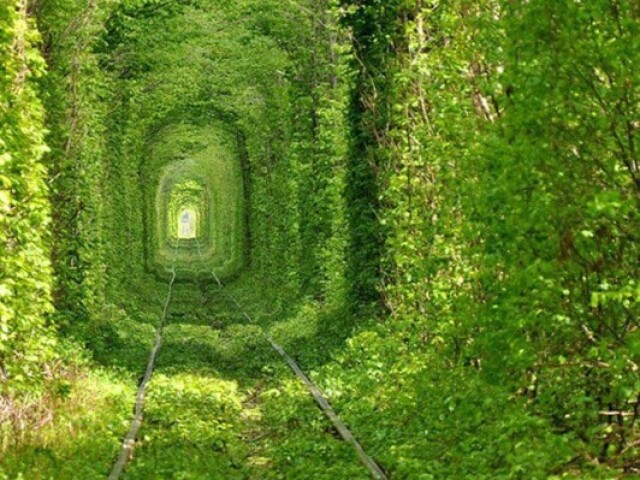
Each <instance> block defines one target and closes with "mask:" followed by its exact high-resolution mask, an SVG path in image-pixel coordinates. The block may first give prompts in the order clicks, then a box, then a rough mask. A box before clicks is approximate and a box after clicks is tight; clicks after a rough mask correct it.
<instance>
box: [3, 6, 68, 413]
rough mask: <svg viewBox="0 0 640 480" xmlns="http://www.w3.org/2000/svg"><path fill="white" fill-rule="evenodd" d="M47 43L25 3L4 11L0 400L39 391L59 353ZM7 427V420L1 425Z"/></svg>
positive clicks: (8, 7) (7, 7) (6, 7)
mask: <svg viewBox="0 0 640 480" xmlns="http://www.w3.org/2000/svg"><path fill="white" fill-rule="evenodd" d="M39 41H40V36H39V34H38V31H37V30H36V28H35V26H34V24H33V20H32V19H31V18H30V17H29V16H28V14H27V2H26V1H12V2H3V3H2V4H1V5H0V400H4V399H5V398H7V397H5V396H9V397H8V398H11V397H12V396H14V395H16V394H24V393H28V392H33V391H34V389H35V390H36V391H37V390H38V389H39V388H40V387H41V386H42V381H43V376H44V374H45V371H44V369H45V364H46V363H47V362H49V361H51V360H52V359H53V357H54V354H55V337H54V333H53V332H52V331H51V329H50V326H49V322H48V320H47V317H48V315H49V314H50V313H51V311H52V300H51V289H52V273H51V262H50V260H49V249H50V241H51V235H50V232H49V229H50V225H51V211H50V208H49V204H48V201H47V189H48V185H47V182H46V178H47V172H46V166H45V163H44V161H43V154H44V153H45V152H46V151H47V147H46V145H45V144H44V132H45V131H44V111H43V107H42V103H41V102H40V100H39V98H38V95H37V85H36V80H37V78H39V77H41V76H42V74H43V73H44V62H43V60H42V57H41V55H40V53H39V51H38V44H39ZM3 421H5V419H3V414H2V413H0V423H2V422H3Z"/></svg>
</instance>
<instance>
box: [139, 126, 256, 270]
mask: <svg viewBox="0 0 640 480" xmlns="http://www.w3.org/2000/svg"><path fill="white" fill-rule="evenodd" d="M157 137H158V139H159V140H158V141H157V142H154V143H152V144H150V146H149V148H148V154H147V159H146V162H145V163H144V168H145V173H146V178H148V179H149V182H150V184H151V185H152V186H153V187H155V188H153V189H148V198H147V203H146V205H147V208H148V209H149V211H150V212H151V215H149V216H148V224H147V228H146V232H147V234H148V238H147V239H146V242H148V244H149V247H150V248H149V250H150V251H151V252H152V255H151V257H152V258H153V264H154V265H155V267H156V268H158V269H160V270H166V269H168V268H171V267H172V266H173V265H174V264H175V266H176V267H177V270H178V271H179V272H180V274H181V276H183V277H184V276H189V275H190V274H193V273H195V271H196V270H197V271H200V270H203V271H207V270H213V271H214V272H215V273H216V275H219V276H222V277H225V276H229V275H231V274H234V273H236V272H237V271H238V270H239V268H240V267H241V266H242V263H243V252H244V248H243V242H244V241H245V237H246V232H245V230H244V229H245V228H246V225H245V224H244V223H243V218H244V212H243V209H244V208H245V205H244V201H243V199H244V192H243V182H242V176H241V171H240V164H239V158H238V153H237V151H236V149H235V146H234V143H233V139H230V138H229V136H228V135H227V134H226V132H225V131H224V130H223V129H222V128H221V127H216V126H204V127H203V126H196V125H188V124H182V125H177V126H170V127H167V128H166V129H164V130H163V131H162V132H161V133H160V134H159V135H158V136H157Z"/></svg>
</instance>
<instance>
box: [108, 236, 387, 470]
mask: <svg viewBox="0 0 640 480" xmlns="http://www.w3.org/2000/svg"><path fill="white" fill-rule="evenodd" d="M196 245H197V251H198V256H199V259H200V262H201V269H200V273H204V274H208V275H211V276H212V277H213V279H214V281H215V284H216V286H217V290H218V292H219V293H220V294H221V295H222V297H224V298H225V299H226V301H227V302H228V304H229V306H231V307H232V308H233V309H235V310H236V311H237V312H238V314H239V315H240V316H241V317H242V318H243V319H244V320H246V322H247V323H248V324H250V325H253V326H256V327H258V328H259V331H260V332H261V335H262V337H263V339H264V341H265V342H266V343H267V344H268V345H269V346H270V348H271V349H272V350H273V351H275V352H276V353H277V354H278V355H279V356H280V357H281V358H282V360H283V361H284V362H285V363H286V364H287V365H288V366H289V368H290V369H291V371H292V372H293V373H294V375H295V376H296V377H297V378H298V380H299V381H300V382H302V383H303V384H304V386H305V387H306V388H307V390H308V391H309V394H310V395H311V396H312V397H313V399H314V401H315V403H316V404H317V406H318V407H319V408H320V410H321V411H322V412H323V414H324V415H325V416H326V418H327V419H328V420H329V422H330V423H331V424H332V425H333V427H334V428H335V430H336V431H337V432H338V433H339V435H340V438H341V439H342V440H343V441H344V442H346V443H347V444H349V445H350V446H351V447H352V448H353V449H354V451H355V452H356V454H357V456H358V459H359V460H360V462H361V463H362V465H363V467H364V468H365V469H366V471H367V472H368V474H369V476H370V477H371V478H373V479H376V480H387V478H388V477H387V475H386V473H385V472H384V471H383V470H382V468H381V467H380V466H379V465H378V463H377V462H376V461H375V460H374V459H373V458H372V457H371V456H370V455H368V454H367V452H366V451H365V449H364V448H363V446H362V445H361V444H360V442H359V441H358V440H357V439H356V437H355V436H354V435H353V434H352V432H351V431H350V430H349V428H348V427H347V426H346V425H345V423H344V422H343V421H342V420H341V418H340V416H339V415H338V414H337V413H336V412H335V410H334V409H333V407H332V406H331V404H330V403H329V401H328V400H327V399H326V396H325V395H324V394H323V392H322V391H321V389H320V388H319V387H318V386H317V385H316V384H315V383H314V382H313V380H312V379H311V378H310V377H309V376H308V375H307V374H306V373H305V372H304V370H303V369H302V368H301V367H300V365H299V364H298V363H297V362H296V360H295V359H294V358H293V357H292V356H291V355H289V354H288V353H287V351H286V350H285V349H284V348H283V347H282V346H281V345H280V344H279V343H278V342H276V341H275V340H274V339H273V338H272V337H271V335H269V333H268V332H267V331H266V330H265V329H264V328H262V327H260V326H259V325H258V324H257V322H256V321H255V320H254V318H253V317H252V316H251V315H250V314H249V313H248V312H247V311H246V309H244V308H243V306H242V305H241V304H240V302H238V300H237V299H236V298H235V297H234V296H233V295H232V294H231V293H230V292H229V291H228V289H227V288H226V286H225V285H224V284H223V282H222V281H221V280H220V278H219V276H218V275H217V274H216V272H215V271H213V270H211V269H207V268H206V267H205V266H204V261H203V257H202V253H201V247H200V244H199V243H197V244H196ZM176 277H177V273H176V267H175V264H174V267H173V268H172V271H171V279H170V280H169V283H168V292H167V296H166V300H165V304H164V308H163V311H162V316H161V319H160V322H159V324H158V327H157V329H156V337H155V341H154V344H153V348H152V350H151V353H150V355H149V360H148V362H147V368H146V370H145V375H144V377H143V378H142V381H141V383H140V385H139V387H138V391H137V394H136V400H135V407H134V416H133V418H132V421H131V425H130V428H129V431H128V432H127V435H126V436H125V438H124V441H123V444H122V448H121V451H120V454H119V456H118V459H117V460H116V462H115V464H114V465H113V468H112V470H111V473H110V474H109V477H108V480H119V479H120V478H122V476H123V473H124V471H125V468H126V467H127V465H128V464H129V462H130V461H131V459H132V455H133V451H134V448H135V444H136V440H137V438H138V435H139V432H140V428H141V426H142V422H143V414H144V405H145V396H146V392H147V389H148V386H149V382H150V380H151V378H152V376H153V373H154V368H155V365H156V360H157V357H158V353H159V351H160V348H161V345H162V340H163V338H162V337H163V331H164V327H165V323H166V322H167V313H168V310H169V305H170V303H171V301H172V295H173V293H174V285H175V282H176ZM194 288H195V287H194Z"/></svg>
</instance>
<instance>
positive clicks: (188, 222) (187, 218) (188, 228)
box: [178, 208, 197, 240]
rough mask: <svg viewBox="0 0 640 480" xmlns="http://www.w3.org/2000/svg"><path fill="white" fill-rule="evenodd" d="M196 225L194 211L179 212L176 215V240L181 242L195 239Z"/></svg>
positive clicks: (189, 209) (188, 209)
mask: <svg viewBox="0 0 640 480" xmlns="http://www.w3.org/2000/svg"><path fill="white" fill-rule="evenodd" d="M196 225H197V214H196V211H195V210H193V209H191V208H187V209H184V210H181V211H180V213H179V214H178V238H179V239H181V240H189V239H193V238H196V236H197V232H196Z"/></svg>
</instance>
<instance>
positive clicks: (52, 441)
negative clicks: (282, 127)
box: [0, 278, 368, 480]
mask: <svg viewBox="0 0 640 480" xmlns="http://www.w3.org/2000/svg"><path fill="white" fill-rule="evenodd" d="M230 291H231V292H232V293H233V295H234V296H236V297H237V298H238V299H239V300H240V302H241V303H242V305H243V306H244V307H245V308H246V309H247V310H248V311H249V312H251V313H252V314H254V313H255V316H256V319H257V321H258V322H259V324H260V325H261V326H258V325H257V324H249V323H248V322H247V321H246V319H245V318H244V317H243V316H242V315H241V314H240V313H239V312H238V311H237V309H236V308H235V306H233V304H231V303H230V302H229V300H228V298H226V297H225V296H224V295H223V294H221V292H219V291H218V290H217V287H215V286H213V285H204V284H203V285H195V284H190V283H177V284H176V286H175V290H174V295H173V299H172V302H171V307H170V309H169V314H168V317H167V322H166V325H165V329H164V334H163V345H162V348H161V350H160V354H159V357H158V361H157V365H156V371H155V374H154V377H153V379H152V381H151V383H150V387H149V390H148V394H147V402H146V407H145V418H144V424H143V428H142V430H141V434H140V438H139V441H138V444H137V445H136V450H135V453H134V460H133V462H132V463H131V465H130V466H129V468H128V469H127V470H126V472H125V476H124V478H126V479H131V480H151V479H154V480H155V479H163V480H164V479H176V480H178V479H190V480H198V479H221V480H222V479H225V480H234V479H251V480H270V479H274V480H275V479H301V480H303V479H323V478H326V479H332V480H333V479H340V478H345V479H346V478H349V479H354V480H358V479H366V478H368V476H367V474H366V473H365V471H364V469H363V468H362V467H361V466H360V464H359V463H358V460H357V458H356V456H355V453H354V452H353V450H352V448H351V447H350V446H349V445H347V444H345V443H344V442H342V441H341V440H340V439H339V438H338V436H337V434H336V432H335V431H334V430H333V427H332V426H331V425H330V423H329V422H328V421H327V420H326V418H325V417H324V415H323V414H322V413H321V412H320V410H319V409H318V408H317V407H316V405H315V403H314V401H313V400H312V398H311V397H310V395H309V393H308V392H307V390H306V388H305V387H304V386H303V385H301V384H300V383H299V382H298V380H297V379H296V378H295V377H294V376H293V374H292V373H291V372H290V370H289V369H288V367H287V366H286V365H285V364H284V362H283V361H282V360H281V358H280V357H279V356H278V355H277V353H275V352H274V351H273V350H272V349H271V347H270V346H269V345H268V343H267V342H266V341H265V339H264V336H263V333H262V332H263V331H262V328H266V329H269V330H270V331H271V332H272V334H273V335H274V336H275V337H276V338H277V339H278V341H280V342H282V343H283V345H284V346H285V348H287V349H291V351H292V352H295V354H296V355H297V356H298V357H299V358H300V360H301V363H302V364H303V367H304V366H305V364H308V365H309V366H311V365H319V364H320V362H321V361H322V358H325V359H326V354H327V351H326V348H328V347H329V345H327V344H322V345H316V348H315V349H314V348H311V347H312V346H313V345H314V344H315V340H316V339H317V338H318V335H320V334H321V333H322V332H321V330H322V329H323V328H325V327H323V325H322V321H323V318H322V317H321V316H320V315H319V314H318V312H317V310H316V309H314V308H300V307H298V306H296V305H294V306H291V308H290V309H289V311H288V312H284V311H282V309H278V310H276V309H274V308H273V306H272V305H271V304H270V302H269V299H268V298H267V296H266V295H265V294H264V292H262V291H261V290H260V289H257V288H255V287H254V285H253V282H251V281H250V279H247V278H240V279H238V281H236V282H235V283H234V284H232V285H231V287H230ZM143 293H145V295H144V300H141V301H140V302H139V303H137V304H131V303H129V304H128V305H125V306H121V307H118V308H116V307H114V308H113V311H110V312H108V315H107V316H108V319H105V320H104V321H103V322H98V323H97V324H95V325H92V326H91V327H90V329H89V331H90V334H91V336H92V338H93V341H92V343H91V348H92V350H93V351H94V353H95V355H94V356H95V360H96V363H97V365H93V366H92V367H91V368H86V367H85V369H84V373H83V374H82V375H80V376H79V377H78V378H77V379H75V380H74V381H73V383H72V385H71V387H70V393H69V394H68V396H67V397H66V398H64V399H63V400H62V401H61V402H60V403H59V405H57V406H56V419H55V421H53V422H50V423H49V424H48V425H46V426H45V427H43V428H41V429H38V433H37V435H35V436H34V437H33V438H30V439H29V440H28V441H24V442H21V443H20V445H19V446H16V447H15V448H11V449H9V450H7V451H6V452H5V455H4V457H3V459H2V460H0V472H1V474H0V478H2V479H3V480H4V479H7V480H8V479H11V480H13V479H17V478H25V479H36V480H38V479H43V480H44V479H60V480H63V479H69V480H71V479H76V478H81V479H83V480H92V479H94V478H95V479H98V478H101V479H103V478H105V477H106V475H107V473H108V471H109V469H110V466H111V465H112V463H113V461H114V459H115V457H116V455H117V453H118V449H119V446H120V443H121V438H122V436H123V435H124V433H125V431H126V430H127V428H128V426H129V421H130V418H131V411H132V408H133V399H134V395H135V387H136V381H137V380H138V379H139V377H140V375H141V374H142V371H143V369H144V366H145V363H146V360H147V356H148V353H149V349H150V346H151V342H152V339H153V334H154V328H155V325H156V323H157V321H158V319H159V316H160V308H161V306H162V300H163V298H162V297H163V296H164V295H165V294H166V286H164V285H162V284H159V285H156V286H155V289H154V293H153V294H152V295H148V291H144V292H143ZM143 301H144V303H142V302H143ZM84 333H85V334H87V329H85V331H84ZM329 338H332V339H333V341H334V342H338V341H340V338H341V336H340V335H334V336H333V337H331V336H330V337H329ZM305 346H306V347H307V348H306V349H305V348H304V347H305ZM21 475H22V477H20V476H21Z"/></svg>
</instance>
